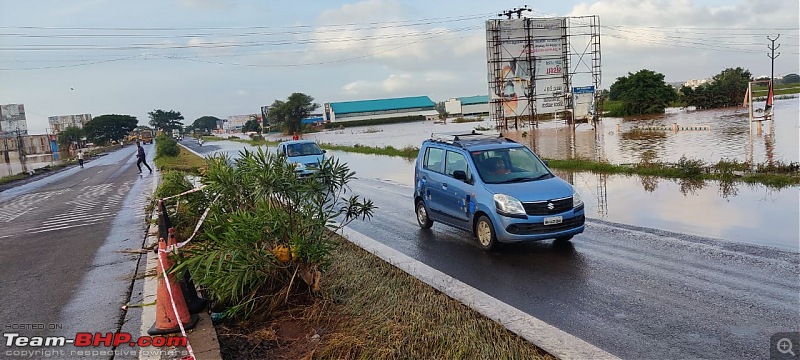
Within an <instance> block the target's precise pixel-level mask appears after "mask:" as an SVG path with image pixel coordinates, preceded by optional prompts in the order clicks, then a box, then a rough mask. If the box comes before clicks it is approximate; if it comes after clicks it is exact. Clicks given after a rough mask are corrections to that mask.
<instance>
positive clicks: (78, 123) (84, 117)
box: [47, 114, 92, 134]
mask: <svg viewBox="0 0 800 360" xmlns="http://www.w3.org/2000/svg"><path fill="white" fill-rule="evenodd" d="M90 120H92V114H80V115H58V116H50V117H48V118H47V122H48V123H50V132H51V133H53V134H58V133H59V132H61V131H64V130H65V129H66V128H68V127H70V126H74V127H77V128H80V129H83V126H84V125H86V123H88V122H89V121H90Z"/></svg>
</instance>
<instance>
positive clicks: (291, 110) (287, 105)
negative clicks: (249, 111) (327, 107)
mask: <svg viewBox="0 0 800 360" xmlns="http://www.w3.org/2000/svg"><path fill="white" fill-rule="evenodd" d="M317 108H319V104H317V103H314V98H313V97H311V96H308V95H306V94H303V93H293V94H292V95H289V97H288V98H286V101H285V102H284V101H280V100H275V102H274V103H272V106H271V107H270V109H269V114H268V115H267V116H268V117H269V119H270V121H269V123H270V125H276V124H281V125H282V126H283V129H284V130H285V131H286V132H287V133H288V134H291V133H294V132H295V131H297V132H300V131H301V130H302V124H301V121H302V120H303V119H305V118H307V117H308V116H309V115H311V113H312V112H313V111H314V110H316V109H317Z"/></svg>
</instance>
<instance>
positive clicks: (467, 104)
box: [444, 95, 489, 116]
mask: <svg viewBox="0 0 800 360" xmlns="http://www.w3.org/2000/svg"><path fill="white" fill-rule="evenodd" d="M444 111H446V112H447V113H448V114H450V116H475V115H489V96H488V95H477V96H467V97H459V98H452V99H450V100H447V101H445V102H444Z"/></svg>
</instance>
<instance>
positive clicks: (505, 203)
mask: <svg viewBox="0 0 800 360" xmlns="http://www.w3.org/2000/svg"><path fill="white" fill-rule="evenodd" d="M494 206H496V207H497V211H498V212H501V213H505V214H508V215H524V216H527V214H526V213H525V208H524V207H523V206H522V203H521V202H520V201H519V200H517V198H515V197H513V196H508V195H505V194H494Z"/></svg>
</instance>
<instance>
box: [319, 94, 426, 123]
mask: <svg viewBox="0 0 800 360" xmlns="http://www.w3.org/2000/svg"><path fill="white" fill-rule="evenodd" d="M435 106H436V104H435V103H434V102H433V101H432V100H431V99H430V98H428V97H427V96H413V97H402V98H390V99H375V100H359V101H344V102H332V103H325V112H324V113H323V119H324V121H331V122H344V121H356V120H369V119H389V118H399V117H407V116H429V115H435V114H436V110H435V109H434V107H435Z"/></svg>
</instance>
